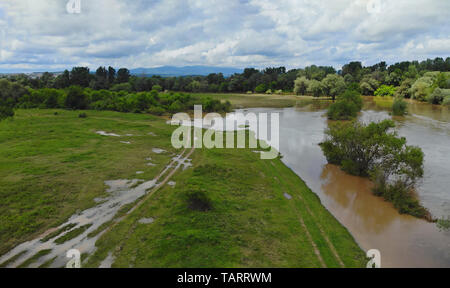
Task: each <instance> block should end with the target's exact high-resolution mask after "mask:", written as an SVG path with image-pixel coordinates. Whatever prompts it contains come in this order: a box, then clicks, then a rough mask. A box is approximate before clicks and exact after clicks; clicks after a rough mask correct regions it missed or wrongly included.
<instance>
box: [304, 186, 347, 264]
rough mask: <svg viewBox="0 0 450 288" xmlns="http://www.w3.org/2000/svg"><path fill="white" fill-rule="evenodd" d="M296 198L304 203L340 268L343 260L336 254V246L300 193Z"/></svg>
mask: <svg viewBox="0 0 450 288" xmlns="http://www.w3.org/2000/svg"><path fill="white" fill-rule="evenodd" d="M298 198H299V199H300V200H301V201H302V202H303V204H304V205H305V208H306V211H307V212H308V213H309V215H311V217H312V218H313V219H315V220H316V225H317V227H318V228H319V231H320V234H321V235H322V237H323V238H324V239H325V241H326V242H327V244H328V246H329V247H330V250H331V252H332V253H333V255H334V257H335V258H336V260H337V261H338V262H339V265H340V266H341V268H345V264H344V262H343V261H342V260H341V257H339V254H338V252H337V250H336V248H335V247H334V245H333V243H332V242H331V241H330V239H329V238H328V236H327V235H326V234H325V230H323V228H322V225H320V223H319V222H318V221H317V218H316V216H315V215H314V213H313V212H312V211H311V209H309V207H308V205H307V204H306V202H305V200H304V199H303V197H302V196H301V195H300V194H298Z"/></svg>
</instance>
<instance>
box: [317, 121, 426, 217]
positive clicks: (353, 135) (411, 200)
mask: <svg viewBox="0 0 450 288" xmlns="http://www.w3.org/2000/svg"><path fill="white" fill-rule="evenodd" d="M391 128H394V122H393V121H391V120H385V121H382V122H380V123H370V124H368V125H363V124H360V123H358V122H357V121H353V122H351V123H342V122H338V123H335V124H333V125H331V126H330V128H329V129H327V131H326V132H325V134H326V139H325V141H324V142H323V143H321V144H320V146H321V148H322V150H323V152H324V154H325V156H326V158H327V160H328V162H329V163H331V164H336V165H339V166H341V168H342V169H343V170H344V171H346V172H347V173H350V174H352V175H356V176H365V177H369V176H370V177H371V179H372V181H373V182H374V184H375V185H374V188H373V192H374V194H375V195H377V196H382V197H384V198H385V199H386V200H388V201H390V202H392V203H393V204H394V206H395V207H396V208H397V209H398V210H399V212H400V213H407V214H410V215H413V216H417V217H421V218H427V219H429V217H430V215H429V213H428V211H427V210H426V209H425V208H423V207H422V206H421V205H420V203H419V202H418V201H417V199H415V197H414V194H413V191H414V187H415V185H416V183H417V180H418V179H419V178H421V177H423V159H424V154H423V152H422V150H421V149H420V148H419V147H413V146H407V145H406V139H405V138H401V137H398V135H397V134H396V133H395V132H391Z"/></svg>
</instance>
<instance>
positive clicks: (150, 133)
mask: <svg viewBox="0 0 450 288" xmlns="http://www.w3.org/2000/svg"><path fill="white" fill-rule="evenodd" d="M148 135H150V136H153V137H156V136H157V135H156V134H155V133H153V132H149V133H148Z"/></svg>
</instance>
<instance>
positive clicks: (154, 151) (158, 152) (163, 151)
mask: <svg viewBox="0 0 450 288" xmlns="http://www.w3.org/2000/svg"><path fill="white" fill-rule="evenodd" d="M152 151H153V153H156V154H162V153H165V152H167V151H166V150H164V149H159V148H153V149H152Z"/></svg>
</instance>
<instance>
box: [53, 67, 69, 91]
mask: <svg viewBox="0 0 450 288" xmlns="http://www.w3.org/2000/svg"><path fill="white" fill-rule="evenodd" d="M69 86H70V72H69V71H68V70H64V72H63V74H61V75H59V76H57V77H56V79H55V82H54V87H55V88H58V89H63V88H67V87H69Z"/></svg>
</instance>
